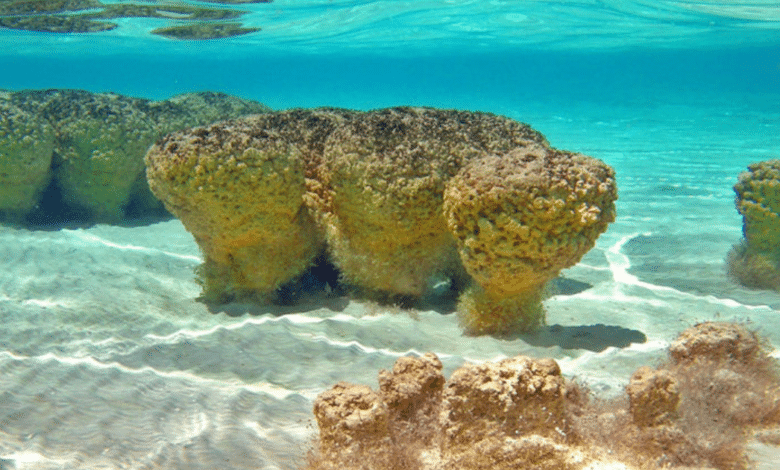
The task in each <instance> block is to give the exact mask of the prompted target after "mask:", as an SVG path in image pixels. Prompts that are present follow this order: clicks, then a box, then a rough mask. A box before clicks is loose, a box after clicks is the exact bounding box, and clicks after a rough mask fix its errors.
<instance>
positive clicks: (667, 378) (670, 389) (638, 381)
mask: <svg viewBox="0 0 780 470" xmlns="http://www.w3.org/2000/svg"><path fill="white" fill-rule="evenodd" d="M626 393H627V394H628V399H629V403H630V406H629V408H630V410H631V415H632V416H633V417H634V423H636V424H637V426H654V425H657V424H660V423H663V422H664V421H667V420H669V419H671V418H672V417H673V416H674V413H675V412H676V411H677V405H678V404H679V403H680V391H679V389H678V387H677V381H676V380H675V378H674V377H673V376H672V374H670V373H669V371H667V370H655V369H653V368H651V367H647V366H645V367H640V368H639V369H638V370H637V371H636V372H634V375H632V376H631V382H630V383H629V384H628V386H627V387H626Z"/></svg>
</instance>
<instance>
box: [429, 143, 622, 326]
mask: <svg viewBox="0 0 780 470" xmlns="http://www.w3.org/2000/svg"><path fill="white" fill-rule="evenodd" d="M616 199H617V187H616V184H615V178H614V172H613V170H612V169H611V168H610V167H609V166H607V165H606V164H604V163H603V162H601V161H600V160H597V159H594V158H591V157H586V156H584V155H578V154H571V153H567V152H561V151H557V150H553V149H550V148H549V147H546V146H543V145H540V144H529V145H526V146H523V147H518V148H516V149H514V150H512V151H511V152H509V153H507V154H505V155H503V156H487V157H484V158H481V159H477V160H474V161H472V162H470V163H469V164H468V165H466V166H464V168H463V169H462V170H461V171H460V172H459V173H458V174H457V175H456V176H455V177H454V178H452V180H450V181H449V183H448V186H447V190H446V192H445V195H444V214H445V218H446V221H447V222H446V223H447V226H448V227H449V229H450V231H451V232H452V233H453V235H454V236H455V240H456V243H457V246H458V252H459V254H460V258H461V260H462V261H463V264H464V266H465V268H466V271H467V272H468V273H469V274H470V275H471V276H472V277H473V279H474V281H475V286H473V287H472V288H470V289H469V290H468V291H467V292H465V293H464V294H463V296H462V297H461V306H460V309H459V310H460V312H459V313H460V314H461V321H462V323H463V325H464V327H465V328H466V330H467V331H469V332H472V333H476V334H483V333H493V332H507V331H513V330H517V329H520V330H529V329H533V328H535V327H537V326H538V325H540V324H542V323H543V321H544V311H543V309H542V307H541V303H540V302H541V295H542V288H543V287H544V284H545V283H546V282H548V281H550V280H551V279H553V278H554V277H555V276H557V275H558V273H559V272H560V271H561V270H562V269H564V268H567V267H570V266H572V265H574V264H576V263H577V262H578V261H579V260H580V259H581V258H582V256H583V255H585V253H587V252H588V251H589V250H590V249H591V248H592V247H593V245H594V244H595V242H596V239H597V238H598V236H599V235H600V234H601V233H603V232H604V231H605V230H606V229H607V226H608V225H609V224H610V223H611V222H613V221H614V220H615V200H616Z"/></svg>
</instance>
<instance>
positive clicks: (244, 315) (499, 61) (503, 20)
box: [0, 0, 780, 469]
mask: <svg viewBox="0 0 780 470" xmlns="http://www.w3.org/2000/svg"><path fill="white" fill-rule="evenodd" d="M107 3H108V2H107ZM236 8H239V7H236ZM240 8H243V9H247V10H249V11H251V13H250V14H249V16H248V20H247V21H248V22H249V23H251V24H253V25H257V26H260V27H262V28H263V29H262V31H261V32H260V33H257V34H253V35H249V36H244V37H240V38H234V39H229V40H218V41H211V42H186V41H185V42H175V41H171V40H165V39H162V38H151V37H149V36H148V35H147V34H146V31H147V30H148V29H150V28H151V27H157V26H158V24H157V23H156V21H157V20H143V21H141V20H139V21H136V22H132V21H130V20H127V21H126V22H125V23H123V24H122V25H121V27H120V28H118V29H117V30H114V31H111V32H108V33H100V34H98V35H61V34H60V35H57V34H39V33H26V32H10V31H2V30H0V44H2V45H3V50H0V70H2V73H0V88H8V89H24V88H47V87H52V88H64V87H70V88H84V89H89V90H92V91H109V90H110V91H116V92H119V93H124V94H128V95H133V96H142V97H149V98H162V97H168V96H171V95H173V94H175V93H181V92H186V91H197V90H214V91H225V92H228V93H233V94H237V95H240V96H244V97H247V98H252V99H256V100H259V101H261V102H264V103H266V104H268V105H270V106H271V107H273V108H276V109H283V108H289V107H295V106H320V105H329V106H343V107H351V108H359V109H371V108H376V107H383V106H391V105H402V104H414V105H430V106H439V107H451V108H460V109H471V110H482V111H490V112H494V113H498V114H503V115H507V116H510V117H512V118H515V119H517V120H520V121H524V122H528V123H530V124H531V125H532V126H533V127H535V128H536V129H538V130H540V131H541V132H542V133H544V134H545V135H546V136H547V138H548V140H549V141H550V142H551V144H552V145H553V146H555V147H558V148H564V149H567V150H573V151H578V152H582V153H586V154H588V155H592V156H595V157H597V158H600V159H602V160H604V161H605V162H606V163H608V164H609V165H611V166H613V167H614V168H615V170H616V172H617V181H618V187H619V195H620V199H619V201H618V218H617V221H616V222H615V223H614V224H613V225H612V226H611V227H610V229H609V231H608V232H607V233H605V234H604V235H603V236H602V237H601V238H600V239H599V240H598V243H597V245H596V247H595V248H594V249H593V250H592V251H591V252H590V253H589V254H588V255H587V256H586V257H585V258H584V259H583V260H582V262H581V263H579V264H578V265H577V266H575V267H573V268H571V269H568V270H566V271H564V273H563V274H562V278H561V279H559V280H557V281H556V286H557V287H556V291H555V292H556V295H553V296H552V297H550V298H548V299H547V300H546V301H545V306H546V309H547V312H548V323H549V327H547V328H545V329H544V330H542V331H541V332H539V333H537V334H529V335H518V336H516V337H512V338H508V339H507V338H505V339H498V338H491V337H482V338H471V337H464V336H462V334H461V332H460V329H459V328H458V326H457V323H456V320H455V317H454V315H452V314H451V311H443V312H440V311H416V312H404V311H400V310H397V309H392V308H386V307H379V306H376V305H373V304H370V303H366V302H361V301H355V300H350V299H346V298H329V299H315V300H313V301H312V302H310V303H306V304H304V305H299V306H295V307H284V308H282V307H259V306H252V305H228V306H225V307H224V308H209V307H207V306H206V305H204V304H203V303H200V302H198V301H196V300H195V298H196V297H197V296H198V294H199V287H198V285H197V284H196V283H195V281H194V280H193V269H194V268H195V267H196V266H197V265H198V264H199V263H200V260H201V255H200V253H199V251H198V248H197V245H196V244H195V242H194V240H193V239H192V237H191V236H190V235H189V234H188V233H187V232H186V231H185V230H184V228H183V227H182V226H181V224H180V223H179V222H178V221H175V220H172V221H168V222H161V223H156V224H151V225H141V226H129V227H128V226H125V227H120V226H108V225H97V226H92V227H81V228H77V227H74V228H67V229H59V230H50V231H43V230H28V229H24V228H19V227H10V226H7V227H1V228H0V324H2V325H3V326H2V328H1V329H0V468H2V469H5V468H9V469H85V468H90V469H97V468H101V469H102V468H105V469H119V468H131V469H146V468H149V469H151V468H155V469H157V468H163V469H200V468H202V469H212V468H233V469H293V468H296V467H297V465H298V464H299V463H300V458H301V456H302V455H303V452H304V449H305V448H306V445H307V444H308V442H309V440H310V439H311V437H312V436H313V434H314V432H315V431H316V426H314V424H313V421H312V415H311V406H312V400H313V399H314V397H315V396H316V395H317V394H318V393H320V392H321V391H323V390H325V389H327V388H329V387H330V386H331V385H332V384H334V383H335V382H338V381H340V380H347V381H351V382H357V383H365V384H368V385H371V386H374V387H375V386H376V373H377V372H378V370H379V369H381V368H388V367H390V366H392V364H393V362H394V361H395V359H397V358H398V357H400V356H403V355H407V354H421V353H424V352H426V351H434V352H436V353H437V354H438V355H439V356H440V357H441V358H442V361H443V363H444V365H445V373H447V374H449V373H450V372H451V371H452V370H454V369H455V368H456V367H458V366H459V365H461V364H462V363H463V362H464V361H484V360H494V359H497V358H502V357H507V356H513V355H517V354H527V355H533V356H538V357H542V356H544V357H554V358H556V359H557V360H558V361H559V362H560V364H561V367H562V369H563V371H564V373H565V374H566V375H567V376H569V377H577V378H579V379H580V380H583V381H584V382H586V383H588V384H589V385H590V386H591V387H592V388H593V389H594V390H595V391H597V392H598V393H602V394H604V395H605V396H608V395H614V394H617V393H620V392H621V391H622V387H623V386H624V385H625V384H626V383H627V381H628V378H629V376H630V374H631V373H632V372H633V370H635V369H636V368H637V367H638V366H640V365H644V364H654V363H657V362H658V361H659V360H661V359H662V358H663V357H664V354H665V349H666V347H667V346H668V344H669V342H670V341H671V340H672V339H674V338H675V337H676V335H677V334H678V333H679V332H680V331H681V330H683V329H685V328H686V327H688V326H690V325H692V324H694V323H696V322H700V321H705V320H727V321H740V322H748V323H749V325H751V326H752V327H754V328H757V329H758V330H759V331H760V332H761V333H762V334H764V335H766V336H767V337H768V339H769V341H770V344H771V346H772V347H773V348H777V347H778V346H779V345H780V326H778V325H780V322H778V315H780V312H778V310H779V309H780V295H779V294H777V293H774V292H767V291H750V290H746V289H743V288H740V287H738V286H737V285H735V284H734V283H732V282H731V281H730V280H729V279H728V278H727V276H726V274H725V265H724V259H725V257H726V253H727V252H728V250H729V249H730V248H731V246H732V245H733V244H734V243H736V242H737V241H738V240H739V239H740V237H741V219H740V217H739V215H738V214H737V212H736V210H735V209H734V202H733V197H734V194H733V190H732V186H733V184H734V183H735V182H736V178H737V174H738V173H739V172H740V171H743V170H744V169H745V167H746V166H747V165H748V164H749V163H751V162H755V161H759V160H763V159H768V158H773V157H774V158H777V157H778V156H780V124H779V123H780V94H778V91H780V54H779V53H778V50H780V41H778V40H777V37H778V34H777V33H778V31H777V29H778V27H780V10H778V7H777V6H776V5H775V4H774V3H773V2H758V1H754V2H744V1H743V2H725V1H700V2H691V1H687V2H686V1H680V2H671V1H654V2H650V1H633V2H619V1H616V0H612V1H599V2H597V1H577V2H575V1H558V2H552V1H538V2H536V1H534V2H512V1H506V2H502V1H491V2H482V1H480V2H477V1H473V2H470V1H450V2H424V1H423V2H411V1H410V2H403V1H401V2H397V1H383V2H382V1H378V2H357V1H338V0H334V1H330V2H314V1H308V2H305V1H302V2H295V1H283V0H277V1H275V2H273V3H268V4H256V5H242V6H240ZM773 41H774V42H773ZM761 459H763V460H761ZM773 459H776V458H775V457H773V456H772V455H763V456H762V457H761V458H760V460H759V463H760V464H761V465H764V467H761V468H777V466H778V465H780V464H778V462H777V461H776V460H773Z"/></svg>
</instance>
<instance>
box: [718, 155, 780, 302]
mask: <svg viewBox="0 0 780 470" xmlns="http://www.w3.org/2000/svg"><path fill="white" fill-rule="evenodd" d="M734 192H735V193H736V199H735V203H736V206H737V211H738V212H739V213H740V215H742V234H743V236H744V238H743V240H742V241H741V242H740V243H738V244H737V245H735V246H734V247H733V248H732V250H731V252H730V253H729V255H728V259H727V265H728V271H729V275H730V276H731V277H732V278H733V279H735V280H736V281H737V282H739V283H740V284H742V285H743V286H745V287H749V288H752V289H773V290H780V160H777V159H775V160H766V161H763V162H758V163H753V164H751V165H748V171H746V172H743V173H741V174H740V175H739V181H738V182H737V184H735V185H734Z"/></svg>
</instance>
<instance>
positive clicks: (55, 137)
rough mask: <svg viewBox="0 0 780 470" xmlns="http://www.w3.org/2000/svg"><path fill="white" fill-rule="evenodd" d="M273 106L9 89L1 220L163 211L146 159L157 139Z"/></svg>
mask: <svg viewBox="0 0 780 470" xmlns="http://www.w3.org/2000/svg"><path fill="white" fill-rule="evenodd" d="M268 110H269V109H268V108H267V107H265V106H263V105H261V104H259V103H256V102H252V101H247V100H242V99H239V98H235V97H231V96H228V95H225V94H221V93H211V92H205V93H190V94H185V95H180V96H176V97H174V98H171V99H170V100H164V101H149V100H144V99H140V98H130V97H126V96H122V95H117V94H114V93H90V92H87V91H80V90H27V91H18V92H2V93H0V134H2V135H3V136H5V137H4V138H2V139H0V156H2V159H0V167H1V168H0V170H1V171H0V218H2V219H3V220H10V221H14V222H21V223H24V221H25V219H26V218H27V217H28V216H30V215H31V214H36V216H35V218H42V219H47V218H59V221H61V222H67V221H69V220H72V219H78V220H80V221H87V222H117V221H120V220H122V219H123V218H124V217H125V216H126V215H127V212H128V207H129V206H130V205H131V204H132V205H133V208H132V210H133V211H135V214H136V215H140V214H144V213H145V212H149V211H155V210H158V211H159V210H161V209H162V206H161V205H160V203H159V202H158V201H157V200H156V199H155V198H154V197H152V196H151V193H150V192H149V190H148V186H147V184H146V178H145V173H144V160H143V158H144V155H145V154H146V150H147V149H148V148H149V146H150V145H151V144H152V143H153V142H154V141H155V140H157V139H159V138H160V137H162V136H163V135H165V134H167V133H169V132H172V131H174V130H178V129H183V128H185V127H190V126H195V125H201V124H206V123H209V122H212V121H216V120H220V119H227V118H231V117H238V116H242V115H245V114H251V113H259V112H265V111H268ZM47 211H48V213H47ZM61 214H66V216H64V218H63V216H62V215H61ZM68 217H69V218H70V219H69V218H68Z"/></svg>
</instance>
